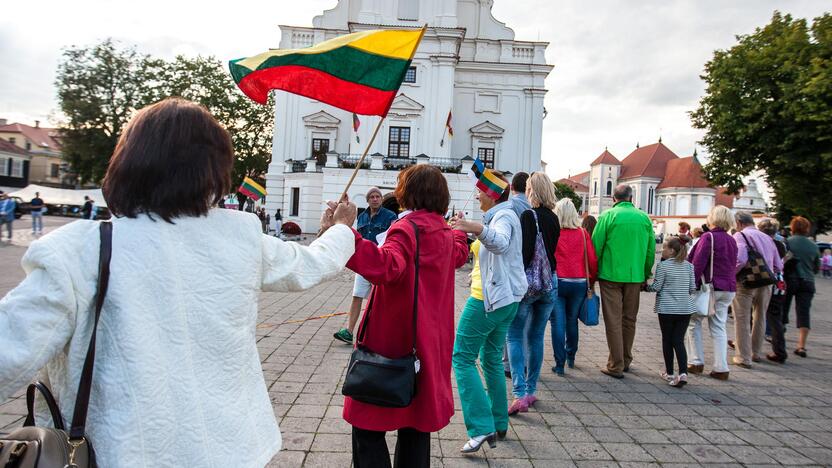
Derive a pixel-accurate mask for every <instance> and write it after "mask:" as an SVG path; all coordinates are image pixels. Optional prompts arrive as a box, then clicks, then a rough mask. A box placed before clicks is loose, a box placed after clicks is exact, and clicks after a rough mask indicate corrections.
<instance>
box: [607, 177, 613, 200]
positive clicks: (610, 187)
mask: <svg viewBox="0 0 832 468" xmlns="http://www.w3.org/2000/svg"><path fill="white" fill-rule="evenodd" d="M611 195H612V181H611V180H608V181H607V196H608V197H609V196H611Z"/></svg>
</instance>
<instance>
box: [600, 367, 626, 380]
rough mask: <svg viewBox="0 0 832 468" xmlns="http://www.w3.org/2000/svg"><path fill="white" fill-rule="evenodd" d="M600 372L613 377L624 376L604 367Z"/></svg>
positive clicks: (619, 377) (620, 377) (621, 377)
mask: <svg viewBox="0 0 832 468" xmlns="http://www.w3.org/2000/svg"><path fill="white" fill-rule="evenodd" d="M601 373H602V374H604V375H608V376H610V377H612V378H614V379H623V378H624V374H616V373H615V372H613V371H611V370H609V369H607V368H606V367H605V368H603V369H601Z"/></svg>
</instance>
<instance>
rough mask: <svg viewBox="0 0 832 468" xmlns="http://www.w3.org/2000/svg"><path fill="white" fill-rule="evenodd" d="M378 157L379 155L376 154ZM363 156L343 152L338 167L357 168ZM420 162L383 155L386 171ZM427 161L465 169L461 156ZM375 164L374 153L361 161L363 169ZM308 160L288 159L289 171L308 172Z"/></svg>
mask: <svg viewBox="0 0 832 468" xmlns="http://www.w3.org/2000/svg"><path fill="white" fill-rule="evenodd" d="M375 157H376V158H377V157H378V156H375ZM360 158H361V155H360V154H351V153H342V154H338V167H339V168H341V169H355V165H356V164H358V160H359V159H360ZM417 163H418V157H417V156H413V157H390V156H383V157H382V167H381V170H385V171H401V170H403V169H405V168H407V167H410V166H413V165H415V164H417ZM427 163H428V164H430V165H432V166H436V167H438V168H439V169H440V170H441V171H442V172H445V173H451V174H458V173H460V172H462V171H463V169H464V168H463V161H462V159H461V158H432V157H429V158H428V159H427ZM372 164H373V155H369V154H368V155H367V157H365V158H364V161H362V163H361V168H362V169H371V168H372ZM307 167H308V164H307V161H305V160H300V161H293V160H287V161H286V169H287V172H307ZM322 168H323V166H321V165H319V164H318V165H316V169H317V171H318V172H320V171H321V169H322Z"/></svg>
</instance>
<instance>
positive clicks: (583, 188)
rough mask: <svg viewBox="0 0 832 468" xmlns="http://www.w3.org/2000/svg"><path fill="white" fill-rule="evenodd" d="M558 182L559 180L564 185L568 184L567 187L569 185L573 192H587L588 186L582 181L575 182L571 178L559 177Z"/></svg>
mask: <svg viewBox="0 0 832 468" xmlns="http://www.w3.org/2000/svg"><path fill="white" fill-rule="evenodd" d="M558 182H560V183H561V184H566V185H568V186H569V187H571V188H572V190H574V191H575V192H585V193H589V187H587V186H586V185H584V184H582V183H580V182H575V181H574V180H572V179H560V180H559V181H558Z"/></svg>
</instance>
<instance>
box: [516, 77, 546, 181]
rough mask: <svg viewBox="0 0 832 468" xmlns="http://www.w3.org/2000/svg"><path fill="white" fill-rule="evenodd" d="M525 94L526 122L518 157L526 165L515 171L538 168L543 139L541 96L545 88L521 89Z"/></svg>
mask: <svg viewBox="0 0 832 468" xmlns="http://www.w3.org/2000/svg"><path fill="white" fill-rule="evenodd" d="M523 94H524V95H525V108H526V116H525V117H526V124H525V125H524V133H525V135H524V140H523V142H522V148H523V151H522V155H523V157H522V158H521V159H520V160H521V161H522V162H523V164H525V165H526V167H518V168H516V169H513V170H515V171H520V170H522V171H526V172H529V173H531V172H532V171H537V170H540V155H541V154H542V153H541V145H542V141H543V118H542V116H543V97H544V96H546V90H545V89H530V88H526V89H524V90H523Z"/></svg>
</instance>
